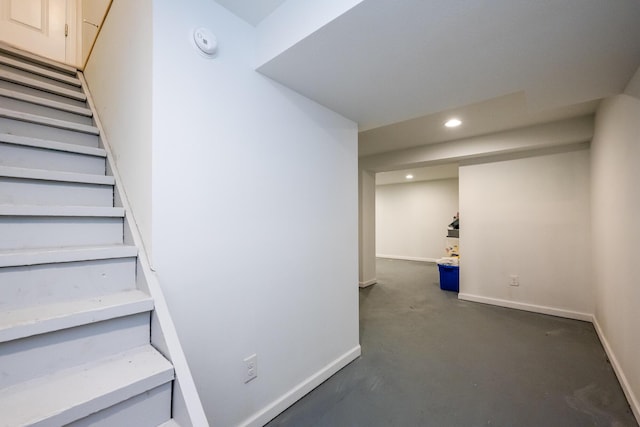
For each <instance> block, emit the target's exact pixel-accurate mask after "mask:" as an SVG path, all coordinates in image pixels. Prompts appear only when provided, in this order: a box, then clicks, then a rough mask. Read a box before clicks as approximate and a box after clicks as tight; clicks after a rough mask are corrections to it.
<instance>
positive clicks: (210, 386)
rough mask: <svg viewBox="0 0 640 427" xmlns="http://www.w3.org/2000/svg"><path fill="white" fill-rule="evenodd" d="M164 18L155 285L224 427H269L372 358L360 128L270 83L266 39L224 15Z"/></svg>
mask: <svg viewBox="0 0 640 427" xmlns="http://www.w3.org/2000/svg"><path fill="white" fill-rule="evenodd" d="M153 17H154V21H153V69H154V74H153V199H152V200H153V212H154V221H153V249H154V258H155V264H156V269H157V273H158V276H159V278H160V282H161V285H162V286H163V289H164V292H165V294H166V297H167V300H168V304H169V307H170V308H171V310H172V316H173V319H174V322H175V324H176V327H177V329H178V332H179V334H180V339H181V341H182V343H183V346H184V350H185V353H186V355H187V359H188V361H189V363H190V366H191V369H192V372H193V374H194V378H195V381H196V384H197V386H198V389H199V392H200V395H201V398H202V399H203V404H204V407H205V410H206V412H207V415H208V417H209V420H210V422H211V424H212V425H220V426H232V425H238V424H243V423H245V422H246V423H253V424H254V425H262V423H264V422H266V421H267V420H268V419H269V418H270V417H271V416H274V415H276V414H277V413H278V412H279V411H281V410H283V409H284V408H285V407H286V406H287V405H288V404H290V403H292V402H293V401H294V400H295V399H297V398H299V397H301V396H302V395H303V394H304V393H306V392H307V391H309V390H310V388H311V387H313V386H315V385H317V384H318V383H319V382H320V381H322V380H323V379H325V378H326V377H327V376H328V375H329V374H331V373H333V372H334V371H335V370H336V369H338V368H340V367H342V366H343V365H344V364H346V363H347V362H349V361H350V360H352V359H353V358H355V357H357V355H358V354H359V351H360V349H359V344H358V286H357V282H358V267H357V265H358V264H357V262H358V261H357V254H358V234H357V233H358V224H357V216H358V212H357V200H358V196H357V194H358V193H357V191H358V190H357V179H358V176H357V172H358V169H357V127H356V124H355V123H353V122H351V121H349V120H346V119H344V118H343V117H341V116H339V115H337V114H335V113H333V112H331V111H329V110H327V109H326V108H324V107H322V106H320V105H318V104H316V103H313V102H311V101H309V100H308V99H306V98H303V97H302V96H300V95H298V94H296V93H294V92H293V91H291V90H288V89H286V88H284V87H282V86H280V85H278V84H277V83H274V82H273V81H271V80H269V79H267V78H265V77H263V76H262V75H260V74H258V73H256V72H255V71H254V70H253V69H252V68H251V64H252V63H253V61H254V47H255V44H256V38H255V32H256V30H255V29H254V28H253V27H251V26H250V25H248V24H246V23H244V22H242V21H240V20H239V19H238V18H236V17H235V16H233V15H232V14H230V13H229V12H228V11H227V10H226V9H224V8H222V7H221V6H219V5H218V4H217V3H215V2H213V1H210V0H190V1H187V2H169V1H162V0H155V1H154V10H153ZM198 26H206V27H208V28H211V30H212V31H213V32H214V33H215V34H216V35H217V37H218V42H219V45H220V51H219V54H218V56H217V58H215V59H205V58H203V57H202V56H200V55H199V54H198V53H197V52H196V51H195V50H194V49H193V47H192V45H191V41H190V32H191V30H192V29H193V28H194V27H198ZM253 353H257V355H258V378H257V379H255V380H254V381H251V382H249V383H247V384H245V383H244V381H243V380H244V365H243V358H245V357H247V356H249V355H251V354H253Z"/></svg>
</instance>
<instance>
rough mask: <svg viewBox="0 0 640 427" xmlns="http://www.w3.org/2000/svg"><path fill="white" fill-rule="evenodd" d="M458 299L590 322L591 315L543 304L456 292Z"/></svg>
mask: <svg viewBox="0 0 640 427" xmlns="http://www.w3.org/2000/svg"><path fill="white" fill-rule="evenodd" d="M458 299H461V300H464V301H473V302H480V303H483V304H490V305H497V306H500V307H507V308H515V309H517V310H524V311H532V312H534V313H541V314H549V315H551V316H558V317H566V318H567V319H575V320H584V321H585V322H591V321H592V320H593V315H592V314H590V313H582V312H579V311H571V310H564V309H561V308H554V307H547V306H544V305H535V304H527V303H524V302H517V301H509V300H504V299H499V298H489V297H483V296H479V295H473V294H467V293H463V292H460V293H458Z"/></svg>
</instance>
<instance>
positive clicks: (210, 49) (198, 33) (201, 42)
mask: <svg viewBox="0 0 640 427" xmlns="http://www.w3.org/2000/svg"><path fill="white" fill-rule="evenodd" d="M193 41H194V43H195V44H196V47H197V48H198V51H200V53H202V54H203V55H204V56H206V57H207V58H211V57H213V56H214V55H215V54H216V53H217V52H218V39H217V38H216V36H214V35H213V33H212V32H211V31H209V30H207V29H206V28H196V29H195V30H193Z"/></svg>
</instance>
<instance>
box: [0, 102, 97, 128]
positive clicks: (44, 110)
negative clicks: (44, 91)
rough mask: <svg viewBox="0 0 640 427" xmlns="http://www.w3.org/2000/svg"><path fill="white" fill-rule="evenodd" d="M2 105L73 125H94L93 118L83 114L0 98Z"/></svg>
mask: <svg viewBox="0 0 640 427" xmlns="http://www.w3.org/2000/svg"><path fill="white" fill-rule="evenodd" d="M0 105H2V108H9V109H11V110H14V111H19V112H21V113H29V114H37V115H39V116H44V117H48V118H51V119H57V120H66V121H69V122H73V123H79V124H82V125H89V126H92V125H93V119H92V118H91V117H87V116H83V115H81V114H75V113H70V112H67V111H61V110H58V109H56V108H50V107H46V106H43V105H37V104H34V103H31V102H26V101H21V100H18V99H13V98H7V97H0Z"/></svg>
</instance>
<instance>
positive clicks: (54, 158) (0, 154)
mask: <svg viewBox="0 0 640 427" xmlns="http://www.w3.org/2000/svg"><path fill="white" fill-rule="evenodd" d="M0 166H7V167H13V168H25V169H48V170H52V171H53V170H54V171H59V172H70V173H84V174H93V175H104V173H105V171H106V162H105V158H104V157H101V156H93V155H89V154H82V153H74V152H72V151H60V150H51V149H49V148H41V147H38V146H35V147H34V146H30V145H23V144H11V143H5V142H2V140H1V139H0Z"/></svg>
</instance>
